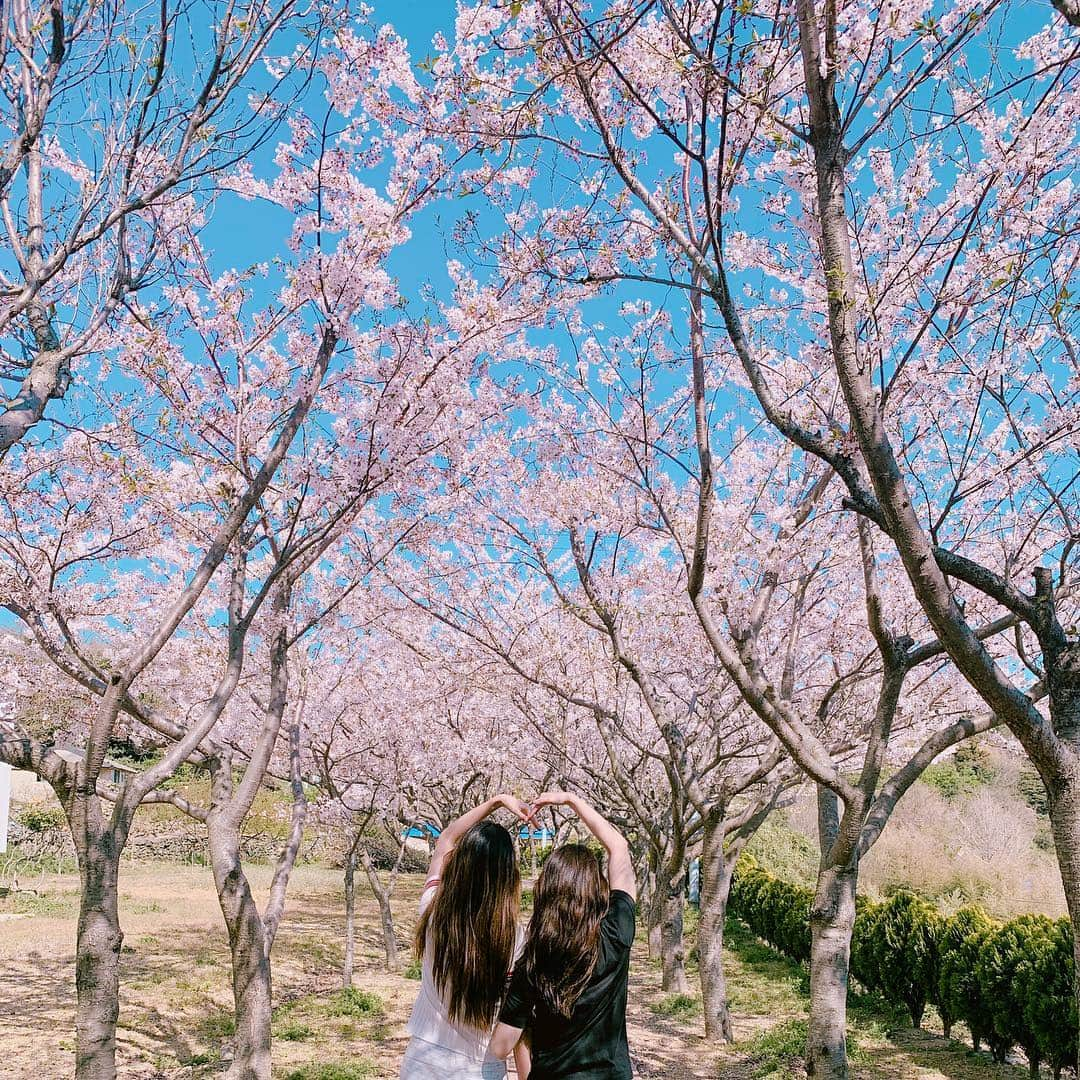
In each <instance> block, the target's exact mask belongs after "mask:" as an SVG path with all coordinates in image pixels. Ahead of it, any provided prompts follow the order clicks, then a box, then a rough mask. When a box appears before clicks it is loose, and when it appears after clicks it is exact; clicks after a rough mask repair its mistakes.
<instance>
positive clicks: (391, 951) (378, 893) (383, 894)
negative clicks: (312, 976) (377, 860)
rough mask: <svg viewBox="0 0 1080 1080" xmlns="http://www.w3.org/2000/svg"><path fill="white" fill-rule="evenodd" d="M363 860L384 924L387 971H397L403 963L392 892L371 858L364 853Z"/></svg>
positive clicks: (384, 949) (383, 933) (384, 950)
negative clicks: (399, 957) (384, 882)
mask: <svg viewBox="0 0 1080 1080" xmlns="http://www.w3.org/2000/svg"><path fill="white" fill-rule="evenodd" d="M362 858H363V864H364V872H365V873H366V874H367V879H368V884H369V885H370V886H371V891H372V893H374V895H375V899H376V900H377V901H378V904H379V919H380V921H381V923H382V935H383V952H384V954H385V956H386V969H387V971H397V970H398V969H399V968H400V967H401V961H400V960H399V959H398V947H397V934H396V933H395V931H394V912H393V910H392V909H391V907H390V890H389V889H387V888H386V886H385V885H383V883H382V882H381V881H380V880H379V874H378V871H377V870H376V869H375V866H374V864H373V863H372V861H371V856H370V855H368V853H367V852H364V854H363V856H362Z"/></svg>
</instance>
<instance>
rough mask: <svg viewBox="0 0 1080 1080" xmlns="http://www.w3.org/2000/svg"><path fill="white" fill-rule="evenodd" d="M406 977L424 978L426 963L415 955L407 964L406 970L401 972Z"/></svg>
mask: <svg viewBox="0 0 1080 1080" xmlns="http://www.w3.org/2000/svg"><path fill="white" fill-rule="evenodd" d="M401 974H402V975H404V976H405V978H406V979H422V978H423V977H424V965H423V964H421V963H420V961H419V960H417V959H416V957H415V956H414V957H413V958H412V959H411V960H410V961H409V962H408V963H407V964H406V965H405V970H404V971H403V972H402V973H401Z"/></svg>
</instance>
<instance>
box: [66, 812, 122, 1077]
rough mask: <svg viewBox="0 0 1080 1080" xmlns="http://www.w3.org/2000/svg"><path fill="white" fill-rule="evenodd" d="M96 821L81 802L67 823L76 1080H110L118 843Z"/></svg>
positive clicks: (116, 988) (116, 1001)
mask: <svg viewBox="0 0 1080 1080" xmlns="http://www.w3.org/2000/svg"><path fill="white" fill-rule="evenodd" d="M76 798H78V796H76ZM97 818H98V808H97V807H96V806H92V805H88V804H87V802H86V800H85V799H84V800H82V801H81V805H77V806H76V807H75V810H74V813H73V814H72V818H71V824H72V832H73V834H74V839H75V850H76V854H77V856H78V861H79V878H80V883H81V886H82V888H81V894H80V897H79V925H78V936H77V939H76V946H75V991H76V1006H75V1076H76V1080H114V1078H115V1077H116V1022H117V1018H118V1017H119V1014H120V946H121V944H122V943H123V940H124V935H123V932H122V931H121V930H120V916H119V912H118V910H117V877H118V874H119V868H120V853H121V851H122V850H123V840H122V839H121V838H119V837H117V836H116V835H115V834H114V832H113V831H112V829H110V828H109V827H108V826H105V825H103V824H102V823H101V822H100V821H98V820H97Z"/></svg>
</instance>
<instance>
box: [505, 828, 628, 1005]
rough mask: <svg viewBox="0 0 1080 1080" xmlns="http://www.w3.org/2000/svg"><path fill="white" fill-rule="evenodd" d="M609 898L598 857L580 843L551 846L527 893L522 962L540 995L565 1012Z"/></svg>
mask: <svg viewBox="0 0 1080 1080" xmlns="http://www.w3.org/2000/svg"><path fill="white" fill-rule="evenodd" d="M610 899H611V896H610V890H609V888H608V883H607V879H606V878H605V877H604V875H603V873H602V872H601V869H600V861H599V859H597V857H596V855H595V854H594V853H593V852H592V851H590V850H589V849H588V848H587V847H585V845H584V844H567V845H565V846H564V847H561V848H558V849H557V850H556V851H553V852H552V853H551V855H550V856H549V857H548V860H547V862H546V863H544V869H543V870H541V872H540V877H539V879H538V880H537V882H536V889H535V890H534V892H533V914H532V919H531V920H530V921H529V933H528V936H527V938H526V939H525V952H524V955H523V956H522V963H523V964H524V965H525V974H526V975H527V976H528V980H529V982H530V983H531V984H532V986H533V987H534V988H535V990H536V992H537V994H538V995H539V997H540V999H541V1000H542V1001H543V1002H544V1003H545V1004H546V1005H547V1007H548V1008H549V1009H550V1010H551V1011H552V1012H553V1013H555V1014H557V1015H559V1016H566V1017H569V1015H570V1013H571V1012H572V1011H573V1008H574V1005H575V1004H576V1003H577V999H578V998H579V997H581V995H582V992H583V991H584V990H585V987H586V986H588V985H589V979H590V978H592V973H593V970H594V969H595V967H596V961H597V958H598V957H599V954H600V922H601V920H602V919H603V918H604V914H605V913H606V912H607V909H608V903H609V901H610Z"/></svg>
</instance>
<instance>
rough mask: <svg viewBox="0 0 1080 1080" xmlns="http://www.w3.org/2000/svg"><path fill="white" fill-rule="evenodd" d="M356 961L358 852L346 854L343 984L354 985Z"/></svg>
mask: <svg viewBox="0 0 1080 1080" xmlns="http://www.w3.org/2000/svg"><path fill="white" fill-rule="evenodd" d="M355 962H356V852H355V851H354V850H353V849H350V850H349V853H348V854H347V855H346V856H345V962H344V964H343V965H342V968H341V985H342V986H344V987H349V986H352V979H353V966H354V964H355Z"/></svg>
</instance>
